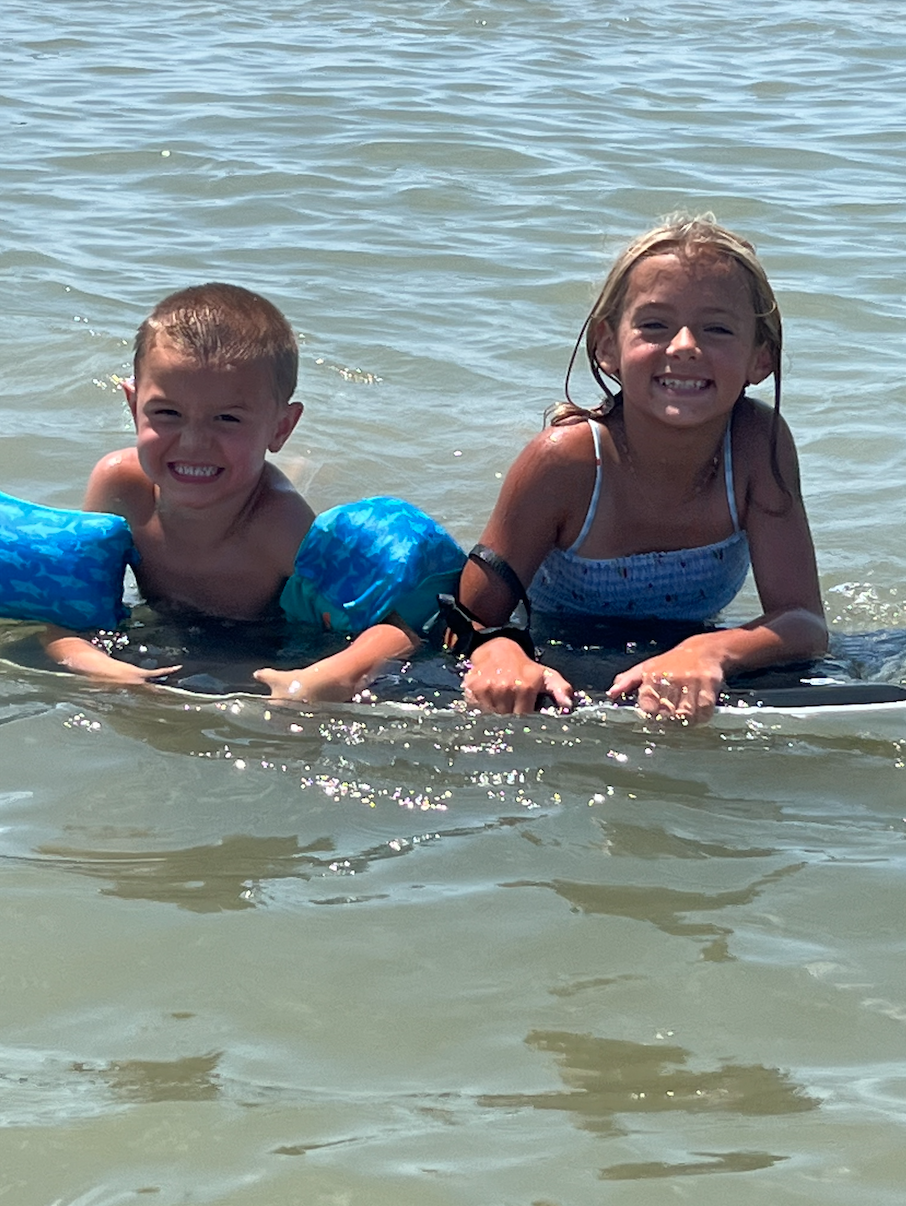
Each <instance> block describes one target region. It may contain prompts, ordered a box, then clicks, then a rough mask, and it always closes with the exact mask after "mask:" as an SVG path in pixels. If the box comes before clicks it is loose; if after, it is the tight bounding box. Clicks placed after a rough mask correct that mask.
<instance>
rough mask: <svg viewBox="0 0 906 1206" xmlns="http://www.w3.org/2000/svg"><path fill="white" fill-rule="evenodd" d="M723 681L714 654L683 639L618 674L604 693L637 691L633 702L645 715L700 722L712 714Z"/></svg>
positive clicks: (610, 695) (614, 694)
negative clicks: (663, 651) (682, 642)
mask: <svg viewBox="0 0 906 1206" xmlns="http://www.w3.org/2000/svg"><path fill="white" fill-rule="evenodd" d="M690 644H691V642H690ZM723 681H724V674H723V668H722V666H721V663H720V661H719V660H718V659H717V658H715V657H709V656H708V655H707V653H706V652H704V651H702V650H701V649H696V648H695V647H692V648H688V647H686V645H685V643H684V644H681V645H677V647H676V648H675V649H671V650H670V651H669V652H668V653H663V654H659V655H658V656H657V657H652V658H648V660H647V661H644V662H639V664H638V665H637V666H633V667H631V669H629V670H624V671H623V673H622V674H618V675H617V676H616V678H615V679H614V680H613V684H612V685H611V687H610V689H609V690H608V692H607V696H608V698H609V699H618V698H619V697H620V696H621V695H629V694H631V693H632V692H633V691H636V692H638V697H637V701H636V706H637V707H638V709H639V711H641V712H644V713H645V714H646V715H647V716H651V717H653V718H654V719H655V720H679V721H682V722H684V723H685V724H702V723H703V722H704V721H706V720H710V719H711V717H712V716H713V714H714V708H715V705H716V704H717V697H718V694H719V693H720V690H721V687H722V686H723Z"/></svg>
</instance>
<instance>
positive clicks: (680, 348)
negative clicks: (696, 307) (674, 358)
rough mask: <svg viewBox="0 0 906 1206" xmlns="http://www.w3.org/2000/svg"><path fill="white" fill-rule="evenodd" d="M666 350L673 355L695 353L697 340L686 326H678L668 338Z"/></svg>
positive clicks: (696, 351)
mask: <svg viewBox="0 0 906 1206" xmlns="http://www.w3.org/2000/svg"><path fill="white" fill-rule="evenodd" d="M667 351H668V352H669V353H672V354H673V355H678V354H681V353H684V352H685V353H686V354H697V353H698V342H697V340H696V338H695V336H694V335H693V333H692V331H690V329H689V328H688V327H680V329H679V330H678V331H677V332H676V334H675V335H674V336H673V338H672V339H671V340H670V346H669V347H668V348H667Z"/></svg>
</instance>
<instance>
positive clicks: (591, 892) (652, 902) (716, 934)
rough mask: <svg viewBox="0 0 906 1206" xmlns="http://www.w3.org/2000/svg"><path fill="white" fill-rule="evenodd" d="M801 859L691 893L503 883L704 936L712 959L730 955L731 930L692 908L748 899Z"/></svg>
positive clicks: (704, 952) (565, 883)
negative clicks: (725, 887) (747, 880)
mask: <svg viewBox="0 0 906 1206" xmlns="http://www.w3.org/2000/svg"><path fill="white" fill-rule="evenodd" d="M804 866H806V864H805V863H795V864H792V865H791V866H787V867H781V868H779V869H778V870H777V871H773V872H771V873H770V874H769V875H765V876H762V878H761V879H757V880H755V882H754V883H752V884H749V885H748V887H744V888H737V889H735V890H732V891H728V892H710V893H709V892H690V891H683V890H681V889H678V888H668V887H664V886H662V885H657V884H650V885H643V884H595V883H576V882H574V881H572V880H565V879H557V880H551V881H550V882H548V883H544V882H534V883H533V882H530V881H525V880H522V881H514V882H512V883H507V884H502V885H501V886H502V887H506V888H549V889H551V890H552V891H554V892H556V893H557V895H558V896H560V897H562V898H563V899H564V900H565V901H567V902H568V903H569V904H570V905H571V906H572V908H574V909H577V910H579V911H580V912H582V913H599V914H605V915H607V916H609V917H628V918H632V919H633V920H634V921H646V922H649V923H650V924H652V925H655V926H657V928H658V929H659V930H662V931H663V932H664V933H665V934H672V935H676V936H678V937H687V938H689V937H691V938H704V939H707V941H706V943H705V945H704V946H703V947H702V951H701V957H702V958H703V959H708V960H710V961H712V962H723V961H725V960H730V959H733V958H734V956H733V955H731V954H730V952H729V949H728V946H727V940H728V938H729V936H730V935H731V934H732V933H733V930H732V928H731V927H730V926H721V925H717V924H715V923H713V922H704V921H692V920H689V919H688V915H689V914H690V913H702V912H715V911H720V910H721V909H726V908H734V907H736V906H738V905H746V904H751V903H752V901H753V900H755V899H756V897H757V896H759V895H760V893H761V892H762V891H763V890H764V888H766V887H767V886H768V885H769V884H773V883H776V882H777V880H779V879H783V878H784V877H785V876H787V875H792V874H794V873H795V872H796V871H800V870H801V869H802V868H803V867H804Z"/></svg>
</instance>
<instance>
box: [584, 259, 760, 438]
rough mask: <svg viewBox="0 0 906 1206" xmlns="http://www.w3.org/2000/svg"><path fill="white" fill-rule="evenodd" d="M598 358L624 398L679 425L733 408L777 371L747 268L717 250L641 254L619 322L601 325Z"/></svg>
mask: <svg viewBox="0 0 906 1206" xmlns="http://www.w3.org/2000/svg"><path fill="white" fill-rule="evenodd" d="M598 360H599V363H600V364H601V367H602V368H603V369H604V371H605V372H607V373H609V374H610V375H612V376H613V377H615V378H616V379H617V380H618V381H619V382H620V384H621V386H622V388H623V397H624V402H625V403H626V404H628V405H629V406H630V407H638V408H640V410H642V411H644V412H645V413H648V414H649V415H650V416H651V417H652V418H657V419H660V420H661V421H663V422H669V423H670V424H671V425H674V426H675V425H681V426H694V425H697V424H699V423H702V422H706V421H707V420H709V419H714V418H718V417H721V416H725V415H727V414H729V412H730V410H731V409H732V408H733V405H734V404H735V402H736V401H737V399H738V398H739V397H740V395H741V394H742V393H743V391H744V389H745V387H746V385H749V384H754V383H757V382H759V381H762V380H764V378H765V377H766V376H768V374H769V373H770V371H771V362H770V354H769V352H768V350H767V348H765V347H764V346H763V345H757V346H756V343H755V309H754V305H753V303H752V298H751V293H750V290H749V286H748V283H747V280H746V277H745V274H744V272H743V270H742V269H741V268H740V267H739V266H738V265H737V264H735V263H733V262H730V261H727V260H723V259H719V258H717V257H715V256H713V255H708V256H702V255H699V256H698V257H697V258H695V259H688V258H686V257H680V256H677V255H675V254H665V255H655V256H649V257H648V258H646V259H642V260H640V261H639V262H638V263H637V264H636V265H635V266H634V267H633V269H632V271H631V274H630V277H629V284H628V288H627V291H626V297H625V299H624V303H623V308H622V311H621V315H620V319H619V322H618V324H617V328H616V330H615V331H612V330H611V329H610V327H607V326H605V327H604V328H603V329H602V332H601V336H600V339H599V341H598Z"/></svg>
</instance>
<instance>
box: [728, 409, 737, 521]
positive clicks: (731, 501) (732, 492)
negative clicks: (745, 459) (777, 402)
mask: <svg viewBox="0 0 906 1206" xmlns="http://www.w3.org/2000/svg"><path fill="white" fill-rule="evenodd" d="M731 426H732V419H731V421H730V422H729V423H728V424H727V430H726V431H725V432H724V483H725V485H726V488H727V506H728V507H729V508H730V518H731V519H732V520H733V531H734V532H738V531H739V515H738V513H737V510H736V487H735V486H734V484H733V440H732V438H731V430H730V429H731Z"/></svg>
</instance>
